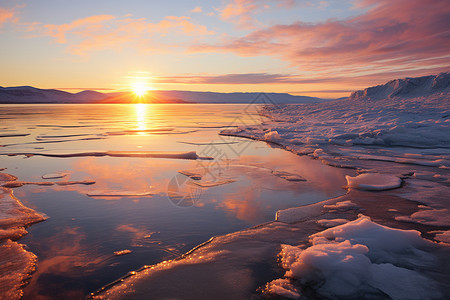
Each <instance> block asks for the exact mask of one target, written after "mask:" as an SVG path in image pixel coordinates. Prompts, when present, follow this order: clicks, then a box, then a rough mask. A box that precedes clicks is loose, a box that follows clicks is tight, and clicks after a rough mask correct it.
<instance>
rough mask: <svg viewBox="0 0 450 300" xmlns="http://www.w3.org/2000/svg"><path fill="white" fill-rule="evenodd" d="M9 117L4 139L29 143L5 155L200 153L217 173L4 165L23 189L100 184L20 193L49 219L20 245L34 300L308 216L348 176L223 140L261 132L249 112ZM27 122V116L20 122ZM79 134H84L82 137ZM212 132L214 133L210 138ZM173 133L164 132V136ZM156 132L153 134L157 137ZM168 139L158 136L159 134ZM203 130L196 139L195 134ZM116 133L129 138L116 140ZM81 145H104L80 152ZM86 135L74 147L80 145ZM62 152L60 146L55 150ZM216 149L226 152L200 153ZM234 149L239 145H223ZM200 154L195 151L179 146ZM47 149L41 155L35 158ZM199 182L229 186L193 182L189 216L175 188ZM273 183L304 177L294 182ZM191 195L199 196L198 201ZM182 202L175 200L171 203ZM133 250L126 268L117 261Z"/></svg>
mask: <svg viewBox="0 0 450 300" xmlns="http://www.w3.org/2000/svg"><path fill="white" fill-rule="evenodd" d="M3 108H4V107H2V111H1V113H0V115H1V116H0V117H8V118H10V119H4V120H3V121H2V128H3V129H2V130H4V131H5V132H17V133H30V135H29V136H21V137H8V138H1V139H0V144H3V145H5V144H19V145H16V146H7V147H3V148H2V149H1V150H0V151H1V152H3V153H12V152H39V151H46V152H50V153H53V152H54V153H58V152H61V151H66V152H73V153H76V152H86V151H94V150H95V151H99V150H104V151H105V150H122V151H182V152H186V151H196V152H197V153H198V154H199V155H201V154H205V155H204V156H213V157H215V158H216V160H214V161H193V160H176V159H143V158H129V157H121V158H118V157H82V158H46V157H38V156H34V157H30V158H26V159H24V158H23V156H12V157H10V156H2V165H1V166H0V167H7V168H8V170H7V171H8V172H10V173H11V174H13V175H16V176H18V177H19V179H20V180H29V181H42V178H41V176H42V175H44V174H46V173H51V172H57V171H66V172H68V173H69V175H68V176H67V177H65V178H64V180H82V179H93V180H95V181H96V184H94V185H91V186H83V185H72V186H51V187H42V186H24V187H22V188H18V189H15V191H14V193H15V195H16V196H17V197H18V198H19V199H22V200H23V202H24V203H25V204H26V205H29V206H30V207H32V208H34V209H37V210H39V211H41V212H44V213H45V214H47V215H48V216H49V217H50V218H49V219H48V220H47V221H45V222H42V223H39V224H35V225H33V226H32V227H30V228H29V232H30V234H29V235H28V236H26V237H25V238H23V239H22V241H23V243H25V244H27V245H29V248H30V250H31V251H32V252H34V253H35V254H37V255H38V257H39V267H38V269H37V273H36V274H35V275H34V277H33V279H32V281H31V284H30V286H29V287H28V288H26V290H25V291H26V295H28V296H32V295H33V296H35V295H36V293H41V294H42V295H50V294H52V295H53V296H55V295H56V296H57V295H62V294H59V293H63V292H64V293H65V295H73V296H74V297H75V296H78V295H80V293H81V294H82V293H87V292H90V291H93V290H95V289H97V288H99V287H100V286H102V285H104V284H106V283H108V282H111V281H113V280H115V279H117V278H118V277H120V276H122V275H124V274H126V273H127V272H128V271H131V270H135V269H138V268H139V267H141V266H142V265H144V264H147V265H148V264H154V263H157V262H159V261H161V260H165V259H171V258H174V257H176V256H177V255H179V254H182V253H184V252H186V251H188V250H189V249H191V248H192V247H194V246H195V245H197V244H199V243H201V242H204V241H205V240H207V239H208V238H210V237H211V236H213V235H218V234H224V233H228V232H233V231H236V230H240V229H243V228H248V227H250V226H252V225H257V224H260V223H263V222H267V221H271V220H273V219H274V216H275V212H276V210H278V209H283V208H288V207H293V206H299V205H305V204H309V203H313V202H317V201H320V200H324V199H327V198H330V197H334V196H337V195H339V194H343V193H344V192H345V191H344V190H343V189H341V186H343V185H344V184H345V179H344V174H346V172H349V171H345V170H342V169H336V168H331V167H328V166H325V165H323V164H321V163H320V162H318V161H315V160H312V159H310V158H306V157H299V156H296V155H293V154H291V153H288V152H286V151H283V150H280V149H273V148H270V147H268V146H267V145H266V144H265V143H261V142H253V141H250V140H243V139H238V138H232V137H220V136H218V135H217V132H218V131H220V128H210V127H220V126H228V125H233V126H236V125H242V124H252V123H255V122H257V121H258V120H259V118H255V116H253V115H246V114H243V113H242V111H244V109H245V105H141V104H138V105H110V106H104V105H85V106H82V105H58V106H47V105H42V106H34V107H33V106H23V107H14V106H12V107H6V108H5V109H3ZM21 113H22V114H21ZM73 126H81V127H73ZM204 127H207V128H204ZM162 129H165V130H166V131H163V130H162ZM152 130H156V131H152ZM158 130H160V131H158ZM193 130H195V132H192V131H193ZM108 132H120V134H115V135H108V134H107V133H108ZM81 134H88V135H102V137H103V138H102V139H93V140H79V139H80V137H82V136H79V135H81ZM39 135H47V136H57V135H60V136H62V135H74V136H73V138H72V137H68V138H65V139H64V141H63V142H60V141H58V140H57V139H55V140H54V141H55V142H51V143H39V144H31V143H34V142H36V137H37V136H39ZM75 135H77V136H75ZM52 141H53V140H52ZM211 141H216V142H219V144H217V145H213V146H211V145H207V144H203V145H196V143H199V142H200V144H202V142H203V143H208V142H211ZM224 141H225V142H226V141H233V142H237V144H223V142H224ZM180 142H191V144H187V143H180ZM35 148H43V149H35ZM182 170H191V171H195V172H197V173H201V175H202V179H200V180H198V182H200V183H201V182H210V183H211V182H212V183H214V182H220V181H224V180H233V181H234V182H232V183H227V184H223V185H218V186H213V187H209V188H204V187H199V186H197V185H195V182H196V180H192V179H187V180H185V181H183V184H181V185H180V186H179V190H177V191H179V192H180V193H181V197H185V194H183V193H191V194H190V197H194V198H193V199H192V203H191V205H192V206H191V205H187V206H186V207H180V206H177V205H175V204H176V203H175V204H174V202H173V201H170V200H171V199H169V198H168V197H167V192H168V187H169V188H170V185H169V182H170V181H171V180H172V179H173V178H175V177H177V176H178V177H179V178H183V177H185V178H187V177H186V176H185V175H181V174H179V173H178V171H182ZM273 171H286V172H290V173H292V174H297V175H299V176H301V177H303V178H304V179H306V182H302V181H301V182H290V181H287V180H285V179H283V178H280V177H277V176H275V175H274V174H273ZM90 191H100V192H101V191H104V192H111V191H117V192H123V191H129V192H136V193H141V192H148V191H151V192H152V193H154V195H153V196H151V197H126V198H120V197H97V198H91V197H88V196H86V193H89V192H90ZM192 195H194V196H192ZM172 200H173V199H172ZM124 249H130V250H132V251H133V252H132V253H131V254H128V255H125V256H113V252H114V251H118V250H124Z"/></svg>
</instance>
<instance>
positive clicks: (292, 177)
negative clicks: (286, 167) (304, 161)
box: [272, 171, 306, 181]
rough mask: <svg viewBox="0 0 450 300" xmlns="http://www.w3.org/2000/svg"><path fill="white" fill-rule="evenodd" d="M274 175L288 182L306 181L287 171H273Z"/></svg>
mask: <svg viewBox="0 0 450 300" xmlns="http://www.w3.org/2000/svg"><path fill="white" fill-rule="evenodd" d="M272 174H273V175H275V176H277V177H280V178H283V179H285V180H287V181H306V179H305V178H303V177H302V176H300V175H298V174H293V173H290V172H286V171H273V172H272Z"/></svg>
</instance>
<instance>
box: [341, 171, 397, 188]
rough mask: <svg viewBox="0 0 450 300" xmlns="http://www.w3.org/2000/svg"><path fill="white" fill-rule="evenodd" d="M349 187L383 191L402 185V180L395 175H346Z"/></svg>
mask: <svg viewBox="0 0 450 300" xmlns="http://www.w3.org/2000/svg"><path fill="white" fill-rule="evenodd" d="M345 178H346V179H347V183H348V187H349V188H356V189H361V190H368V191H382V190H389V189H395V188H398V187H400V185H401V183H402V180H401V179H400V178H398V177H397V176H394V175H389V174H379V173H366V174H360V175H358V176H356V177H351V176H348V175H347V176H345Z"/></svg>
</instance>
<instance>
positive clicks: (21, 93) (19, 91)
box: [0, 86, 327, 104]
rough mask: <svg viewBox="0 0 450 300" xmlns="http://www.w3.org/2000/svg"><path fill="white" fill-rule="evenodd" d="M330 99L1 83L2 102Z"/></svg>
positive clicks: (278, 100) (269, 94) (205, 101)
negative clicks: (137, 92) (139, 92)
mask: <svg viewBox="0 0 450 300" xmlns="http://www.w3.org/2000/svg"><path fill="white" fill-rule="evenodd" d="M324 101H327V100H324V99H320V98H315V97H307V96H294V95H290V94H284V93H264V94H262V93H212V92H191V91H148V92H147V95H146V96H144V97H142V98H139V99H138V98H137V97H136V96H135V95H134V94H133V93H130V92H119V93H100V92H96V91H82V92H79V93H75V94H73V93H69V92H65V91H60V90H54V89H38V88H35V87H31V86H18V87H0V103H3V104H26V103H105V104H108V103H136V102H143V103H236V104H237V103H265V104H269V103H271V102H273V103H277V104H281V103H315V102H324Z"/></svg>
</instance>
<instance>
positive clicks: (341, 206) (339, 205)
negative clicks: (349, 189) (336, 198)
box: [323, 200, 359, 211]
mask: <svg viewBox="0 0 450 300" xmlns="http://www.w3.org/2000/svg"><path fill="white" fill-rule="evenodd" d="M323 208H325V209H328V210H341V211H342V210H349V209H358V208H359V206H358V205H356V204H355V203H353V202H352V201H351V200H345V201H341V202H336V203H335V204H325V205H323Z"/></svg>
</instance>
